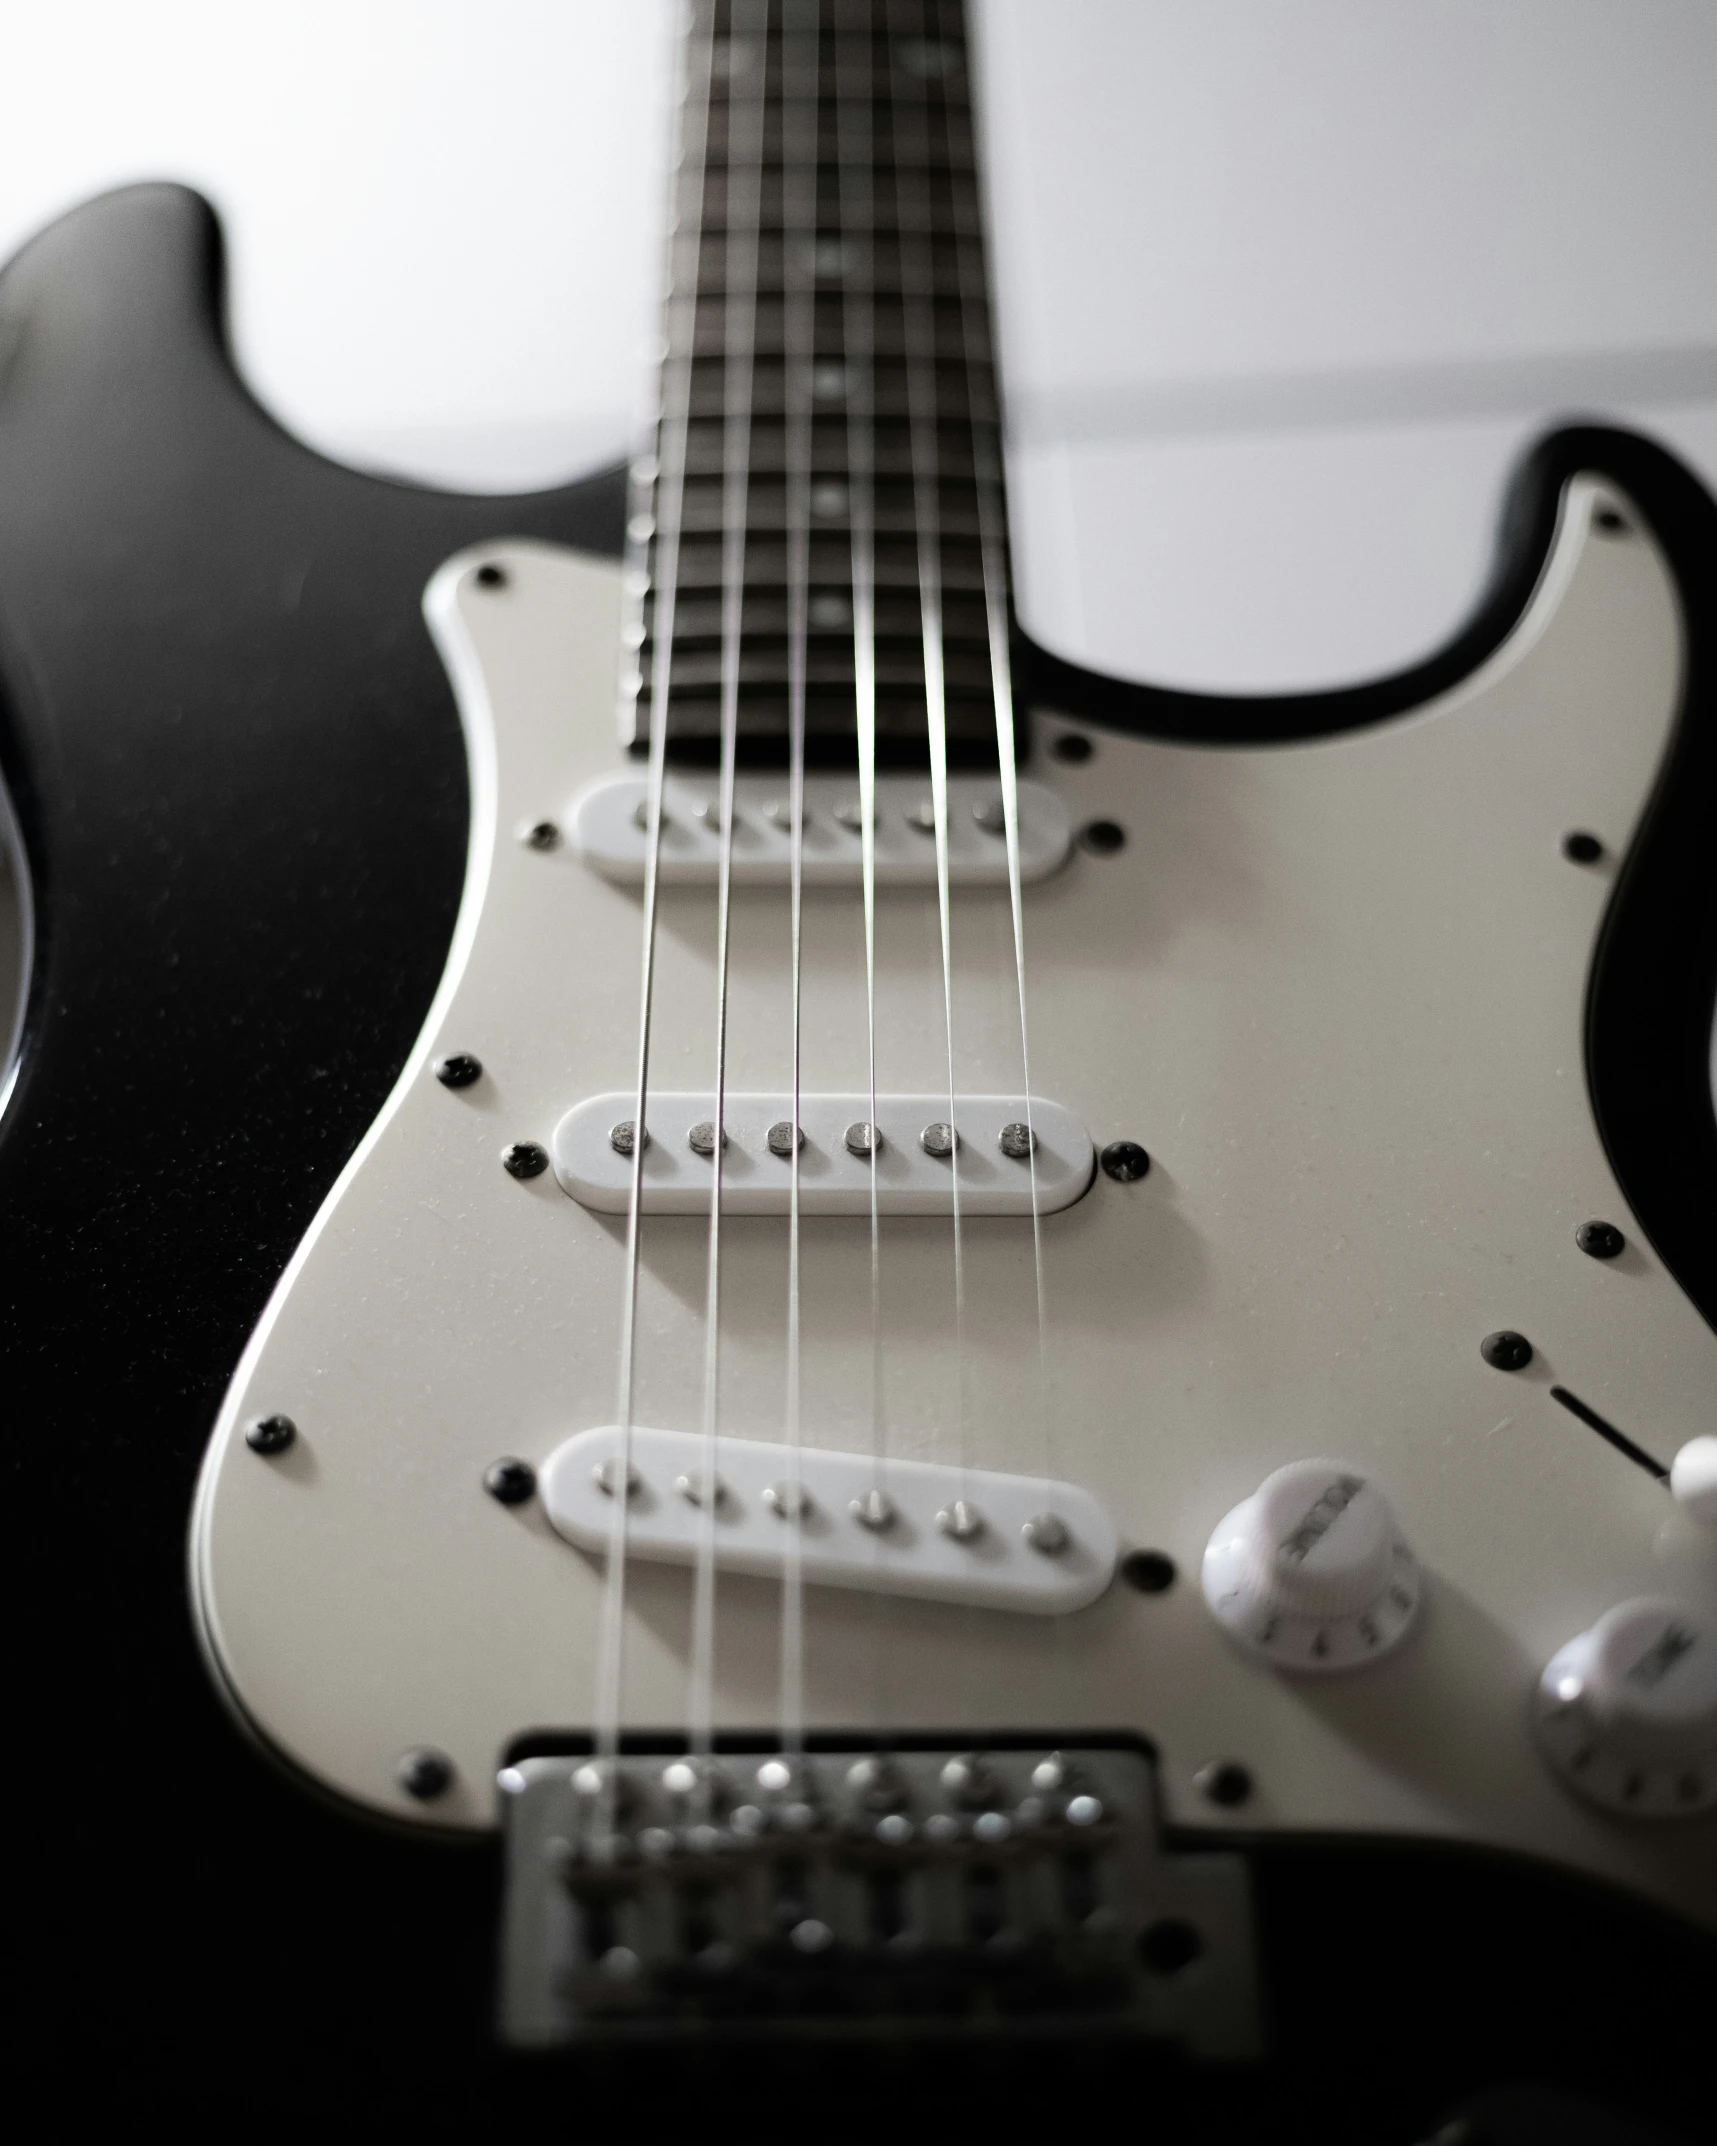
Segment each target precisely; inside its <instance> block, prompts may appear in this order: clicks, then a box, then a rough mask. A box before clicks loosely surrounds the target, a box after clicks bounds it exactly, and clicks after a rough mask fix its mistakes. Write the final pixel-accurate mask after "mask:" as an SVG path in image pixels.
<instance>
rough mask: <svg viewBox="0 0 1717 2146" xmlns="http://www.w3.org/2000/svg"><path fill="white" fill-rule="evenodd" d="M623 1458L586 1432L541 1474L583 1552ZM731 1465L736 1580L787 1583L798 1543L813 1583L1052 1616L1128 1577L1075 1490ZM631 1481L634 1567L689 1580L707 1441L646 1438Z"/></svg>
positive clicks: (934, 1471) (765, 1459) (718, 1525)
mask: <svg viewBox="0 0 1717 2146" xmlns="http://www.w3.org/2000/svg"><path fill="white" fill-rule="evenodd" d="M619 1449H620V1433H619V1431H618V1430H617V1429H616V1428H615V1427H613V1426H612V1425H606V1426H604V1427H603V1428H601V1429H599V1430H590V1431H580V1432H579V1433H578V1434H577V1435H576V1436H575V1437H572V1438H569V1439H568V1440H567V1441H566V1443H565V1444H564V1445H561V1446H558V1447H556V1449H555V1451H554V1452H553V1453H551V1454H550V1455H549V1458H548V1459H547V1461H546V1462H545V1463H544V1464H543V1466H542V1468H541V1470H540V1472H539V1481H540V1483H541V1487H542V1500H543V1510H544V1511H545V1512H546V1513H547V1515H548V1517H549V1520H550V1521H551V1522H552V1524H553V1525H554V1526H555V1527H556V1528H557V1529H558V1530H559V1531H560V1533H561V1534H562V1535H564V1536H565V1537H566V1538H567V1540H568V1541H569V1542H574V1543H576V1544H577V1545H578V1546H579V1548H580V1549H581V1550H592V1551H595V1552H597V1553H598V1554H600V1553H601V1552H603V1551H605V1550H606V1549H607V1548H608V1544H609V1540H610V1535H611V1531H612V1529H613V1525H614V1497H613V1493H614V1486H615V1484H616V1483H617V1481H618V1469H619ZM718 1451H719V1457H718V1460H717V1494H716V1505H715V1555H716V1563H717V1565H718V1566H720V1567H722V1568H724V1569H725V1570H728V1571H732V1572H755V1573H764V1574H767V1575H770V1576H775V1575H778V1574H779V1573H780V1572H781V1570H782V1569H783V1565H784V1562H785V1558H786V1554H787V1545H788V1544H789V1542H791V1541H793V1540H794V1539H797V1542H798V1546H799V1557H800V1570H801V1571H802V1573H803V1574H804V1577H805V1578H806V1579H807V1580H808V1581H812V1582H820V1583H822V1584H823V1585H825V1586H831V1587H860V1588H865V1589H868V1590H870V1591H872V1592H874V1593H879V1594H895V1595H925V1596H930V1597H932V1598H934V1599H937V1600H940V1601H944V1602H972V1603H979V1604H982V1605H984V1606H986V1607H988V1608H991V1609H1008V1610H1025V1611H1034V1612H1036V1613H1037V1614H1038V1615H1040V1616H1052V1615H1055V1614H1056V1613H1058V1612H1062V1611H1066V1610H1076V1609H1082V1608H1083V1607H1084V1606H1085V1604H1086V1603H1088V1602H1092V1601H1095V1599H1096V1598H1097V1596H1098V1595H1100V1594H1101V1593H1102V1592H1103V1590H1104V1589H1105V1588H1106V1587H1107V1586H1108V1584H1109V1581H1110V1578H1111V1576H1112V1575H1113V1573H1114V1569H1115V1552H1116V1542H1115V1529H1114V1526H1113V1524H1112V1523H1111V1521H1110V1519H1109V1516H1108V1514H1107V1513H1106V1512H1105V1511H1104V1510H1103V1508H1102V1506H1101V1505H1099V1504H1098V1502H1097V1500H1096V1499H1095V1498H1094V1497H1092V1496H1091V1494H1090V1492H1089V1491H1086V1490H1081V1489H1080V1488H1079V1486H1078V1485H1077V1484H1076V1483H1058V1482H1048V1481H1045V1479H1044V1478H1043V1477H1041V1476H1030V1475H1002V1474H999V1473H997V1472H995V1471H994V1470H991V1469H979V1468H953V1467H941V1466H938V1465H936V1464H935V1463H933V1462H929V1461H908V1460H890V1461H887V1462H886V1463H879V1462H878V1461H877V1460H876V1459H875V1458H874V1456H872V1455H871V1454H868V1453H831V1452H822V1451H819V1450H817V1449H816V1448H814V1447H810V1446H804V1447H801V1448H800V1450H799V1452H798V1454H797V1455H796V1456H795V1455H794V1454H792V1453H791V1452H790V1451H789V1449H788V1448H787V1447H786V1446H782V1445H773V1444H765V1443H763V1442H762V1441H759V1440H752V1439H742V1438H724V1439H722V1440H721V1442H720V1446H719V1449H718ZM631 1465H632V1494H631V1501H630V1510H629V1513H628V1516H627V1527H626V1554H627V1556H628V1557H646V1558H661V1559H665V1560H666V1561H667V1562H669V1563H671V1564H677V1565H688V1564H690V1563H691V1562H692V1560H693V1559H694V1558H695V1557H696V1555H697V1548H698V1542H699V1538H700V1535H701V1532H702V1529H703V1524H704V1523H703V1497H702V1485H703V1468H704V1442H703V1439H702V1437H701V1436H700V1435H699V1433H697V1432H695V1431H658V1430H647V1429H645V1428H643V1427H642V1426H634V1428H633V1431H632V1447H631ZM877 1500H880V1501H881V1502H880V1503H877V1502H875V1501H877Z"/></svg>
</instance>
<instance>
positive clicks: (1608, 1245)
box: [1574, 1222, 1628, 1259]
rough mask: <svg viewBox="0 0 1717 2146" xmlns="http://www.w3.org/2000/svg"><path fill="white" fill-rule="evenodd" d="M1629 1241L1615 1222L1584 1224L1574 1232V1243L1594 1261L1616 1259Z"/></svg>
mask: <svg viewBox="0 0 1717 2146" xmlns="http://www.w3.org/2000/svg"><path fill="white" fill-rule="evenodd" d="M1627 1241H1628V1240H1627V1239H1626V1238H1625V1237H1624V1236H1623V1235H1622V1233H1621V1231H1620V1230H1619V1229H1617V1227H1616V1225H1615V1224H1614V1223H1613V1222H1582V1223H1581V1224H1580V1227H1579V1228H1578V1229H1577V1230H1576V1231H1575V1232H1574V1242H1575V1243H1576V1244H1577V1245H1578V1246H1579V1247H1580V1249H1581V1251H1582V1252H1586V1253H1589V1254H1590V1255H1591V1257H1592V1258H1593V1259H1614V1258H1615V1256H1616V1254H1617V1253H1618V1252H1620V1251H1622V1250H1624V1249H1625V1247H1626V1245H1627Z"/></svg>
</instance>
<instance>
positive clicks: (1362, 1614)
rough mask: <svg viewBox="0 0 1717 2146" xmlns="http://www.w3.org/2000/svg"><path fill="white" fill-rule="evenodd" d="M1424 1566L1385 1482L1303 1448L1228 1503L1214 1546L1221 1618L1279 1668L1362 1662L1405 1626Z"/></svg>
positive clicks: (1207, 1589) (1211, 1592)
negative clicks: (1302, 1454)
mask: <svg viewBox="0 0 1717 2146" xmlns="http://www.w3.org/2000/svg"><path fill="white" fill-rule="evenodd" d="M1419 1595H1420V1580H1419V1567H1418V1564H1417V1561H1416V1560H1415V1558H1414V1556H1413V1553H1412V1551H1411V1550H1410V1549H1408V1547H1407V1544H1406V1542H1405V1541H1404V1540H1403V1538H1402V1535H1401V1531H1400V1529H1399V1528H1398V1527H1397V1526H1396V1524H1395V1516H1394V1514H1393V1513H1392V1512H1391V1511H1390V1510H1389V1504H1388V1500H1387V1499H1386V1498H1385V1497H1384V1495H1383V1493H1382V1491H1380V1490H1379V1489H1378V1488H1377V1486H1376V1485H1375V1484H1374V1483H1369V1482H1367V1481H1366V1479H1365V1478H1364V1476H1362V1475H1358V1474H1356V1473H1355V1472H1354V1471H1353V1470H1352V1469H1350V1468H1343V1467H1341V1466H1340V1465H1339V1464H1338V1463H1337V1462H1335V1461H1329V1460H1298V1461H1293V1462H1291V1463H1290V1464H1289V1465H1288V1466H1287V1467H1286V1468H1278V1469H1277V1470H1276V1472H1275V1474H1274V1475H1272V1476H1267V1477H1266V1478H1265V1480H1264V1481H1263V1482H1262V1483H1261V1484H1260V1485H1259V1486H1258V1488H1257V1489H1256V1490H1255V1491H1254V1492H1253V1494H1252V1495H1251V1497H1249V1498H1248V1499H1247V1500H1246V1501H1245V1503H1244V1504H1242V1505H1237V1506H1236V1507H1235V1508H1234V1510H1233V1511H1232V1512H1231V1513H1229V1514H1228V1515H1226V1517H1225V1518H1224V1519H1223V1520H1222V1522H1221V1523H1220V1525H1219V1526H1218V1527H1217V1529H1216V1532H1215V1534H1213V1535H1212V1536H1211V1538H1210V1543H1209V1547H1208V1548H1207V1549H1206V1550H1205V1553H1204V1599H1205V1600H1206V1602H1208V1603H1209V1605H1210V1609H1211V1612H1212V1614H1213V1615H1214V1616H1215V1618H1216V1620H1217V1622H1218V1623H1219V1624H1221V1625H1222V1626H1223V1627H1224V1628H1225V1630H1227V1631H1228V1633H1229V1634H1230V1635H1231V1636H1232V1637H1233V1638H1234V1639H1236V1640H1238V1641H1239V1643H1240V1644H1241V1645H1242V1646H1243V1647H1245V1648H1247V1649H1248V1650H1249V1651H1250V1652H1251V1653H1254V1654H1258V1655H1261V1656H1262V1657H1263V1658H1264V1660H1266V1661H1268V1662H1271V1663H1273V1664H1274V1665H1275V1667H1277V1668H1278V1669H1294V1670H1304V1671H1308V1672H1310V1673H1312V1674H1314V1675H1318V1674H1323V1675H1327V1674H1330V1673H1332V1672H1335V1671H1339V1670H1344V1669H1359V1668H1363V1667H1364V1666H1365V1664H1366V1663H1368V1662H1374V1661H1376V1660H1378V1658H1379V1657H1380V1656H1382V1655H1384V1654H1387V1653H1388V1652H1389V1650H1390V1648H1391V1647H1394V1646H1397V1645H1399V1644H1400V1642H1401V1640H1402V1639H1404V1638H1405V1637H1406V1634H1407V1631H1408V1629H1409V1627H1410V1626H1411V1624H1412V1622H1413V1617H1414V1613H1415V1612H1416V1611H1417V1609H1418V1607H1419Z"/></svg>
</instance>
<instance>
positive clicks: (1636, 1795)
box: [1538, 1596, 1717, 1818]
mask: <svg viewBox="0 0 1717 2146" xmlns="http://www.w3.org/2000/svg"><path fill="white" fill-rule="evenodd" d="M1538 1740H1539V1742H1540V1744H1541V1745H1542V1746H1543V1749H1544V1755H1545V1757H1546V1758H1548V1759H1549V1761H1550V1763H1551V1765H1552V1766H1554V1767H1555V1769H1556V1771H1557V1772H1558V1773H1559V1774H1561V1775H1562V1777H1563V1779H1564V1780H1565V1781H1567V1783H1568V1784H1569V1786H1570V1787H1571V1788H1574V1789H1577V1790H1578V1791H1579V1793H1580V1794H1581V1795H1582V1796H1584V1797H1586V1798H1587V1800H1588V1801H1589V1802H1592V1803H1596V1804H1601V1805H1602V1806H1603V1808H1604V1809H1605V1810H1607V1811H1621V1812H1625V1813H1626V1814H1627V1816H1629V1817H1630V1818H1681V1817H1691V1816H1692V1815H1693V1814H1694V1813H1695V1812H1697V1811H1708V1810H1710V1809H1711V1808H1712V1806H1713V1805H1714V1804H1717V1628H1714V1627H1713V1624H1712V1621H1711V1619H1710V1618H1709V1617H1702V1616H1700V1615H1699V1614H1697V1613H1696V1612H1695V1611H1693V1610H1690V1609H1688V1608H1686V1607H1685V1605H1684V1604H1682V1603H1679V1602H1671V1601H1667V1600H1665V1599H1664V1598H1663V1597H1662V1596H1647V1597H1645V1598H1642V1599H1641V1600H1639V1601H1636V1602H1623V1603H1619V1604H1618V1605H1617V1607H1616V1608H1615V1609H1613V1610H1607V1611H1606V1612H1605V1613H1604V1615H1603V1616H1602V1617H1600V1618H1599V1619H1598V1621H1597V1623H1596V1624H1595V1625H1593V1627H1592V1629H1591V1630H1590V1631H1589V1632H1582V1633H1581V1634H1580V1636H1579V1638H1578V1639H1571V1640H1570V1641H1569V1642H1568V1644H1567V1645H1566V1646H1565V1647H1563V1648H1561V1649H1559V1650H1558V1651H1557V1652H1556V1653H1555V1654H1553V1655H1552V1656H1551V1657H1550V1660H1549V1662H1548V1663H1547V1664H1546V1666H1545V1670H1544V1674H1543V1676H1542V1677H1541V1678H1540V1679H1539V1682H1538Z"/></svg>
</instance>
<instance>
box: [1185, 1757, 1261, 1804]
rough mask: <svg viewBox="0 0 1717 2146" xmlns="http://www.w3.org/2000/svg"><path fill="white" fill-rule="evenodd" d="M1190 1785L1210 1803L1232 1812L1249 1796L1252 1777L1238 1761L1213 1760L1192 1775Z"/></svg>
mask: <svg viewBox="0 0 1717 2146" xmlns="http://www.w3.org/2000/svg"><path fill="white" fill-rule="evenodd" d="M1192 1785H1193V1787H1194V1788H1196V1789H1197V1790H1198V1792H1199V1794H1200V1795H1201V1796H1204V1797H1206V1798H1207V1799H1208V1800H1209V1801H1210V1802H1212V1803H1220V1804H1221V1805H1222V1806H1223V1808H1224V1809H1225V1810H1232V1809H1233V1808H1234V1806H1235V1805H1236V1804H1240V1803H1244V1802H1245V1801H1246V1800H1247V1798H1248V1797H1249V1796H1250V1795H1251V1793H1252V1776H1251V1774H1250V1773H1248V1772H1247V1770H1246V1768H1245V1767H1244V1766H1242V1765H1241V1764H1240V1762H1239V1760H1238V1759H1213V1760H1212V1761H1211V1762H1210V1764H1209V1765H1208V1766H1201V1767H1200V1768H1199V1769H1198V1771H1197V1773H1195V1774H1194V1775H1193V1777H1192Z"/></svg>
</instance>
